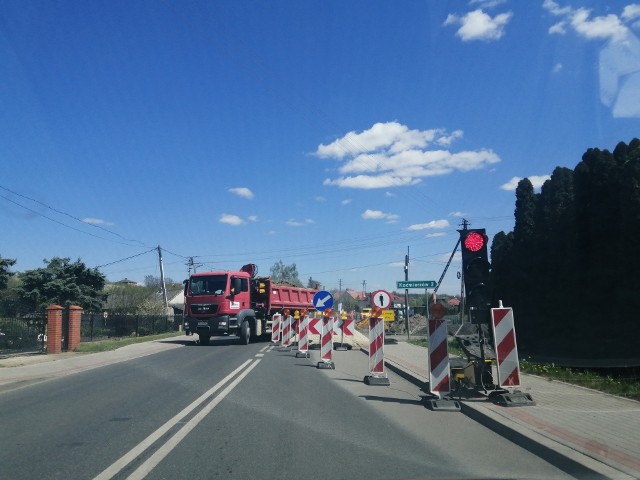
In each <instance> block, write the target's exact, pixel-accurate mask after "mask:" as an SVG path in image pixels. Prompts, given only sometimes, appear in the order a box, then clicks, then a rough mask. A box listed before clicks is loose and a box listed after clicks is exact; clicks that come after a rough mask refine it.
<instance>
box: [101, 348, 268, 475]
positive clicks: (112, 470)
mask: <svg viewBox="0 0 640 480" xmlns="http://www.w3.org/2000/svg"><path fill="white" fill-rule="evenodd" d="M251 362H253V360H252V359H249V360H247V361H246V362H244V363H243V364H242V365H240V366H239V367H238V368H236V369H235V370H234V371H233V372H231V373H230V374H229V375H227V376H226V377H224V378H223V379H222V380H221V381H220V382H218V383H217V384H215V385H214V386H213V387H211V388H210V389H209V390H207V391H206V392H205V393H203V394H202V395H200V396H199V397H198V398H197V399H196V400H194V401H193V402H192V403H190V404H189V405H188V406H186V407H185V408H184V409H182V411H181V412H180V413H178V414H177V415H175V416H174V417H173V418H171V419H170V420H169V421H168V422H166V423H165V424H164V425H162V426H161V427H160V428H158V429H157V430H156V431H155V432H153V433H152V434H150V435H149V436H148V437H147V438H145V439H144V440H143V441H142V442H140V443H139V444H138V445H136V446H135V447H133V448H132V449H131V450H129V451H128V452H127V453H125V454H124V455H123V456H122V457H120V458H119V459H118V460H116V461H115V462H114V463H113V464H111V465H110V466H109V467H107V468H106V469H105V470H104V471H103V472H102V473H100V474H99V475H98V476H97V477H95V479H94V480H109V479H111V478H113V477H114V476H115V475H117V474H118V473H119V472H120V471H121V470H122V469H123V468H125V467H126V466H127V465H129V464H130V463H131V462H132V461H133V460H135V459H136V458H138V457H139V456H140V455H142V453H143V452H144V451H145V450H146V449H147V448H149V447H150V446H151V445H153V444H154V443H155V442H156V441H157V440H158V439H159V438H160V437H162V436H163V435H164V434H165V433H167V432H168V431H169V430H171V428H173V427H174V426H175V425H176V424H178V423H179V422H180V421H181V420H183V419H184V417H186V416H187V415H189V413H191V412H192V411H193V410H195V409H196V408H198V407H199V406H200V404H202V403H203V402H204V401H205V400H206V399H207V398H209V397H210V396H211V395H213V394H214V393H215V392H217V391H218V390H220V389H221V388H222V387H223V386H224V384H225V383H227V382H228V381H229V380H231V379H232V378H233V377H234V376H236V375H237V374H238V372H240V371H241V370H242V369H244V368H245V367H246V366H247V365H248V364H249V363H251ZM259 362H260V360H257V361H256V362H255V363H254V364H253V365H252V366H251V367H249V369H248V370H246V371H245V373H243V375H242V377H239V378H240V379H242V378H244V377H245V376H246V373H248V372H249V371H251V370H252V369H253V367H255V366H256V365H257V364H258V363H259ZM237 383H238V381H236V382H234V384H233V385H234V386H235V385H237ZM227 393H228V392H227ZM216 398H219V397H216ZM216 405H217V404H216ZM214 406H215V405H214ZM212 408H213V407H212ZM187 425H188V423H187ZM185 426H186V425H185ZM183 428H184V427H183ZM134 473H135V472H134Z"/></svg>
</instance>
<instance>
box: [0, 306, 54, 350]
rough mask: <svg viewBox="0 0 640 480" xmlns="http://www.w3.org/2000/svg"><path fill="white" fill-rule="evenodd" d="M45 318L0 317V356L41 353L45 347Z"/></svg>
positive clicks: (32, 315)
mask: <svg viewBox="0 0 640 480" xmlns="http://www.w3.org/2000/svg"><path fill="white" fill-rule="evenodd" d="M46 324H47V322H46V316H45V314H44V313H42V314H31V315H26V316H24V317H20V318H15V317H0V356H7V355H11V354H14V353H27V352H29V353H37V352H43V351H44V349H45V345H46V339H47V336H46Z"/></svg>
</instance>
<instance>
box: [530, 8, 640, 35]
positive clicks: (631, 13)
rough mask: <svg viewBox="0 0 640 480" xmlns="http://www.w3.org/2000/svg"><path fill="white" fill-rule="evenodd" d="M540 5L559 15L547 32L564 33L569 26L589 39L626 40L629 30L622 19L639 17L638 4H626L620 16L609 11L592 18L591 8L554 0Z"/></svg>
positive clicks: (554, 14)
mask: <svg viewBox="0 0 640 480" xmlns="http://www.w3.org/2000/svg"><path fill="white" fill-rule="evenodd" d="M542 7H543V8H544V9H545V10H547V11H548V12H549V13H550V14H551V15H553V16H556V17H561V20H560V21H559V22H557V23H555V24H553V25H552V26H551V27H550V28H549V33H551V34H561V35H564V34H566V33H567V28H568V27H571V28H572V30H573V31H574V32H575V33H577V34H578V35H579V36H581V37H583V38H586V39H589V40H592V39H596V40H598V39H599V40H611V41H613V42H619V41H622V40H626V39H627V38H628V37H629V35H631V32H630V31H629V28H628V27H627V26H626V25H625V24H624V21H626V22H633V21H634V20H635V19H636V18H638V17H640V5H636V4H631V5H627V6H626V7H625V8H624V10H623V11H622V13H621V15H620V16H618V15H615V14H612V13H611V14H608V15H602V16H596V17H593V18H591V10H589V9H587V8H573V7H570V6H567V7H561V6H560V4H559V3H557V2H555V1H554V0H545V1H544V3H543V4H542Z"/></svg>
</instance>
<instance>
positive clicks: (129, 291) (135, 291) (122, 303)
mask: <svg viewBox="0 0 640 480" xmlns="http://www.w3.org/2000/svg"><path fill="white" fill-rule="evenodd" d="M105 292H106V294H107V301H106V304H105V308H107V309H108V310H109V311H110V312H112V313H115V314H135V313H142V312H141V311H140V309H141V308H140V306H141V305H142V304H143V303H144V302H145V300H146V299H147V297H149V289H148V288H146V287H140V286H138V285H117V284H112V285H107V286H106V288H105Z"/></svg>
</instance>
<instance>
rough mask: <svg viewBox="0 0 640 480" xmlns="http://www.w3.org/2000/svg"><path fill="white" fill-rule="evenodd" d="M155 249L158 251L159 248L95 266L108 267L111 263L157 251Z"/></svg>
mask: <svg viewBox="0 0 640 480" xmlns="http://www.w3.org/2000/svg"><path fill="white" fill-rule="evenodd" d="M155 251H157V248H152V249H151V250H147V251H146V252H142V253H137V254H136V255H131V256H130V257H126V258H121V259H120V260H115V261H113V262H109V263H105V264H104V265H98V266H97V267H95V268H103V267H108V266H109V265H115V264H116V263H120V262H125V261H127V260H131V259H132V258H136V257H140V256H141V255H145V254H147V253H150V252H155Z"/></svg>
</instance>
